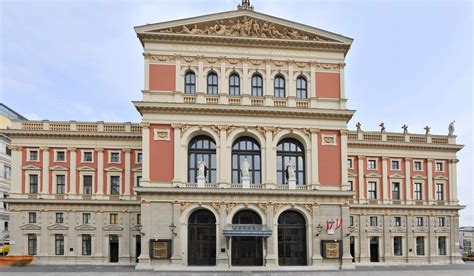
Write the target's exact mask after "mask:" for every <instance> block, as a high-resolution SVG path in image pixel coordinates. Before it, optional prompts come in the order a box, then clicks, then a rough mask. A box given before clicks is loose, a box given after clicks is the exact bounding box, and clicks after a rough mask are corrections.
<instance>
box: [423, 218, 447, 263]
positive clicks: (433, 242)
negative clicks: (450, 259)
mask: <svg viewBox="0 0 474 276" xmlns="http://www.w3.org/2000/svg"><path fill="white" fill-rule="evenodd" d="M428 223H429V224H428V241H427V242H428V247H429V248H428V261H429V262H430V263H432V261H434V260H433V257H434V259H436V256H437V255H438V240H437V239H436V235H435V229H434V226H435V225H436V217H435V216H432V215H430V216H429V217H428ZM446 251H447V250H446ZM446 253H447V252H446Z"/></svg>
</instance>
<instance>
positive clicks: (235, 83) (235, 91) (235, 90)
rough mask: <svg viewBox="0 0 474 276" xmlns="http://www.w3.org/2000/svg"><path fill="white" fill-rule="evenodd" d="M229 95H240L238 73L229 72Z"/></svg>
mask: <svg viewBox="0 0 474 276" xmlns="http://www.w3.org/2000/svg"><path fill="white" fill-rule="evenodd" d="M229 95H231V96H240V77H239V74H237V73H232V74H230V77H229Z"/></svg>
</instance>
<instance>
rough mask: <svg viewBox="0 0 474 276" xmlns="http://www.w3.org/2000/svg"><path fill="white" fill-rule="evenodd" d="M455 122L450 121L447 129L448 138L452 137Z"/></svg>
mask: <svg viewBox="0 0 474 276" xmlns="http://www.w3.org/2000/svg"><path fill="white" fill-rule="evenodd" d="M455 122H456V121H452V122H451V123H449V127H448V130H449V133H448V136H453V135H454V123H455Z"/></svg>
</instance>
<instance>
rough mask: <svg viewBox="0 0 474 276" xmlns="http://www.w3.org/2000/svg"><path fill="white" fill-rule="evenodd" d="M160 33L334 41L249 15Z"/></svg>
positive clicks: (185, 26)
mask: <svg viewBox="0 0 474 276" xmlns="http://www.w3.org/2000/svg"><path fill="white" fill-rule="evenodd" d="M158 32H160V33H177V34H194V35H213V36H234V37H256V38H271V39H290V40H306V41H333V40H330V39H327V38H323V37H321V36H318V35H315V34H310V33H307V32H303V31H299V30H296V29H294V28H289V27H285V26H281V25H276V24H274V23H271V22H267V21H263V20H258V19H255V18H249V17H247V16H244V17H241V18H238V19H235V18H234V19H222V20H219V21H216V22H209V23H201V24H194V25H184V26H182V27H172V28H168V29H163V30H159V31H158Z"/></svg>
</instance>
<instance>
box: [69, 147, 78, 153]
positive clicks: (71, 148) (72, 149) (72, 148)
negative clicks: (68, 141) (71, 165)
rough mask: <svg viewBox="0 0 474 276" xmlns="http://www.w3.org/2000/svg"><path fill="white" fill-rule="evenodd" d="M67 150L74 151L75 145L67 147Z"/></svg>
mask: <svg viewBox="0 0 474 276" xmlns="http://www.w3.org/2000/svg"><path fill="white" fill-rule="evenodd" d="M67 150H68V151H73V152H75V151H76V150H77V149H76V148H75V147H70V148H67Z"/></svg>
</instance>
